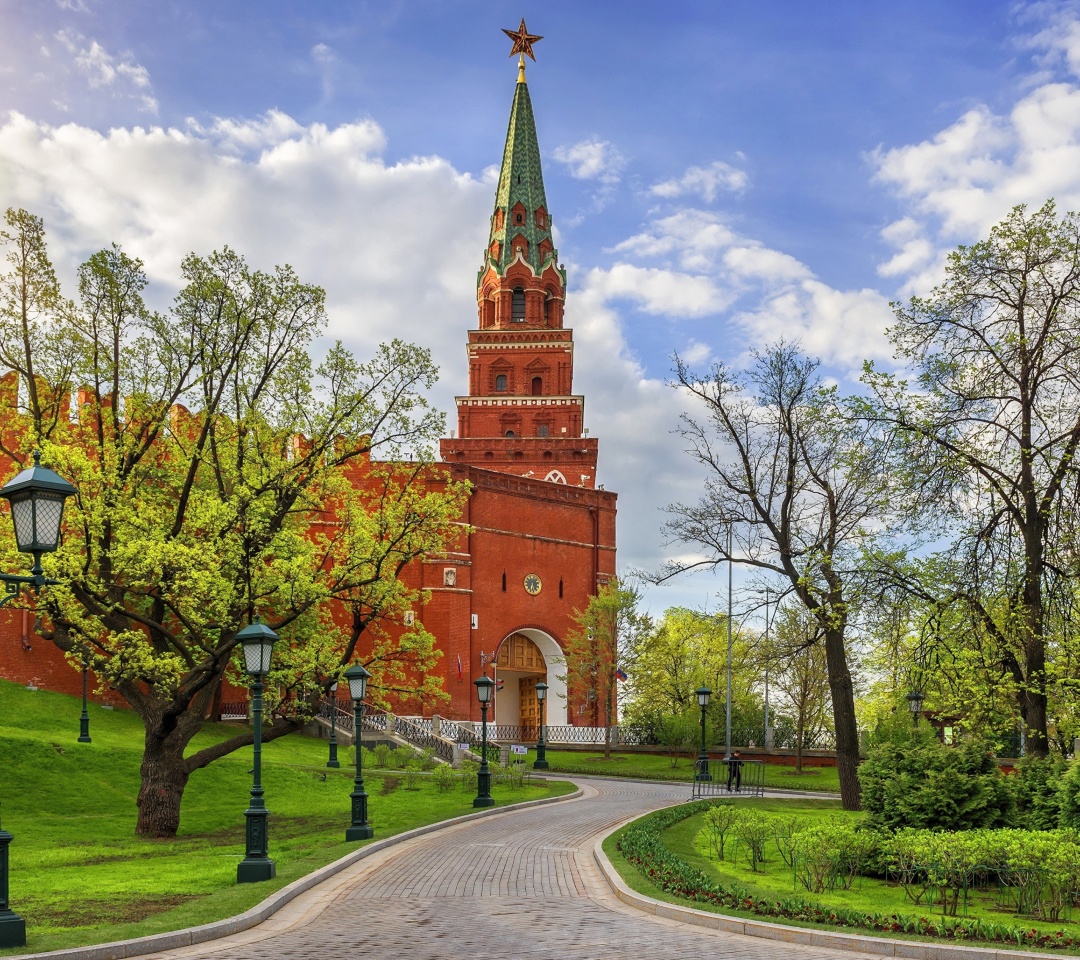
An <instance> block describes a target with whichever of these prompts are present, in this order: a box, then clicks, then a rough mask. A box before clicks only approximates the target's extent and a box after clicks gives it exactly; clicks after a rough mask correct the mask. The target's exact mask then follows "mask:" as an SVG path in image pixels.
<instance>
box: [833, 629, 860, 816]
mask: <svg viewBox="0 0 1080 960" xmlns="http://www.w3.org/2000/svg"><path fill="white" fill-rule="evenodd" d="M825 658H826V661H827V663H828V666H829V690H830V692H831V693H832V707H833V724H834V726H835V730H836V772H837V774H838V775H839V777H840V801H841V803H842V804H843V807H844V809H845V810H859V809H861V806H862V804H861V801H860V799H859V774H858V770H859V730H858V727H857V726H856V725H855V691H854V687H853V685H852V682H851V671H850V670H849V669H848V665H847V654H846V652H845V650H844V634H843V632H842V631H840V630H828V629H827V630H826V631H825Z"/></svg>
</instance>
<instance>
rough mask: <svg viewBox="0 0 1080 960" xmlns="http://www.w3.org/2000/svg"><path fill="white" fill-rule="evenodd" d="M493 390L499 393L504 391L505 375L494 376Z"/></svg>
mask: <svg viewBox="0 0 1080 960" xmlns="http://www.w3.org/2000/svg"><path fill="white" fill-rule="evenodd" d="M495 389H496V390H500V391H502V390H506V374H505V373H499V374H496V376H495Z"/></svg>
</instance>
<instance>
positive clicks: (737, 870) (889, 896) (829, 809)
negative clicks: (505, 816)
mask: <svg viewBox="0 0 1080 960" xmlns="http://www.w3.org/2000/svg"><path fill="white" fill-rule="evenodd" d="M733 802H735V803H737V804H740V805H744V804H745V805H747V806H750V807H752V808H753V809H757V810H761V811H763V812H766V813H776V814H782V815H784V816H792V815H797V816H799V817H800V818H806V819H808V820H819V819H822V818H843V819H847V820H850V821H852V822H857V821H858V820H860V819H862V818H863V817H864V815H863V814H860V813H850V812H846V811H844V810H843V809H841V807H840V803H839V801H834V800H819V801H815V800H806V799H775V800H773V799H769V800H752V799H740V800H735V801H733ZM703 826H704V814H697V815H695V816H691V817H688V818H687V819H685V820H682V821H679V822H678V823H676V824H674V825H673V826H671V827H669V828H668V829H667V830H665V831H664V832H663V834H662V842H663V845H664V847H665V848H666V849H667V850H669V851H670V852H671V853H673V854H675V855H676V856H677V857H679V858H680V859H681V860H683V861H684V862H686V863H687V864H688V865H690V866H691V867H693V868H695V869H697V870H699V871H701V872H702V873H703V874H704V875H705V876H707V877H709V878H711V879H713V880H715V881H717V882H719V883H721V884H723V885H724V886H725V887H727V888H729V889H731V888H733V887H741V888H743V889H744V890H745V891H746V893H747V894H748V895H749V896H751V897H753V898H754V899H764V900H772V901H777V900H784V899H785V898H790V897H798V898H802V899H806V900H811V901H814V902H816V903H818V904H819V905H820V906H822V907H824V908H826V909H836V908H844V909H847V910H856V911H862V912H864V913H868V914H901V915H908V916H923V917H930V918H934V917H940V916H941V914H942V908H941V906H940V905H939V904H935V905H933V906H930V905H929V904H926V903H920V904H917V903H914V902H913V901H912V900H911V899H909V898H908V897H907V895H906V894H905V892H904V890H903V888H902V887H900V886H899V885H894V884H890V883H887V882H885V881H884V880H878V879H874V878H870V877H859V878H857V879H856V880H855V883H854V885H853V887H852V889H850V890H835V891H830V892H824V893H809V892H807V890H806V889H805V888H804V887H803V886H802V885H801V884H797V883H796V882H795V879H794V877H793V872H792V869H791V867H789V866H788V865H787V864H786V863H784V861H783V859H782V857H781V856H780V854H779V852H778V851H777V849H776V848H775V846H774V845H773V844H772V842H771V841H770V843H769V846H768V848H767V851H766V862H765V864H764V865H763V866H762V865H759V868H758V871H757V872H755V871H753V870H751V868H750V865H749V862H748V860H747V859H746V858H744V857H742V856H739V858H738V859H734V858H733V855H732V844H731V841H730V840H729V842H728V856H727V859H726V860H724V861H719V860H718V859H717V858H716V857H715V855H714V854H713V853H712V851H710V850H709V848H708V844H707V841H706V840H705V838H704V837H703V836H699V834H700V832H701V829H702V827H703ZM624 829H625V828H624ZM622 832H623V831H622V830H620V831H618V832H617V833H616V834H614V835H612V836H611V837H609V838H608V839H607V840H606V841H605V843H604V850H605V852H606V853H607V855H608V857H609V858H610V859H611V861H612V864H613V865H614V866H615V868H616V869H617V870H618V871H619V873H620V875H621V876H622V877H623V879H624V880H625V881H626V882H627V884H628V885H629V886H630V887H631V888H632V889H634V890H636V891H638V892H639V893H643V894H645V895H646V896H650V897H654V898H656V899H659V900H664V901H666V902H669V903H682V904H683V905H686V906H692V907H694V908H695V909H700V910H712V911H714V912H719V913H724V914H729V915H733V916H744V917H752V918H756V919H763V918H762V917H760V916H757V917H755V914H753V913H750V912H748V911H743V910H739V909H735V908H720V907H716V906H713V905H710V904H707V903H691V902H688V901H687V900H685V899H681V898H677V897H675V896H673V895H671V894H668V893H665V892H664V891H661V890H659V889H658V888H657V887H656V886H654V885H653V883H652V882H651V881H650V880H649V879H648V878H646V877H645V876H643V875H642V874H641V873H640V872H639V871H638V869H637V868H636V867H635V866H634V865H633V864H631V863H629V862H628V861H627V860H626V859H625V858H624V857H623V856H622V854H621V853H620V852H619V850H618V838H619V835H620V834H621V833H622ZM959 915H960V916H963V917H966V918H969V919H971V918H980V919H983V920H986V921H988V922H991V923H993V924H1000V925H1008V926H1012V927H1022V928H1025V929H1028V930H1031V929H1035V930H1039V931H1040V932H1041V933H1045V934H1050V933H1053V932H1055V931H1058V930H1064V931H1065V933H1066V934H1068V935H1070V936H1073V937H1077V936H1080V912H1078V911H1074V914H1073V917H1072V919H1071V921H1063V920H1057V921H1040V920H1036V919H1033V918H1031V917H1029V916H1017V915H1016V914H1014V913H1013V912H1012V911H1011V909H1009V908H1008V907H1007V906H1006V905H1005V904H1003V903H999V902H998V896H997V891H996V890H990V891H987V892H979V891H975V892H973V893H972V894H971V897H970V899H969V900H968V902H967V905H966V908H964V907H962V908H961V909H960V911H959ZM770 919H771V918H770ZM774 922H783V923H789V924H791V925H795V926H807V927H814V928H819V929H822V928H823V929H836V928H835V927H833V928H829V927H823V926H822V925H821V924H816V923H810V922H801V921H797V920H783V921H774ZM845 932H846V931H845ZM873 935H874V936H887V937H888V936H899V937H902V938H909V939H910V937H909V935H907V934H890V933H885V932H881V931H874V932H873ZM916 939H922V938H916ZM939 942H940V941H939ZM1068 952H1071V953H1076V952H1080V951H1075V950H1074V951H1068Z"/></svg>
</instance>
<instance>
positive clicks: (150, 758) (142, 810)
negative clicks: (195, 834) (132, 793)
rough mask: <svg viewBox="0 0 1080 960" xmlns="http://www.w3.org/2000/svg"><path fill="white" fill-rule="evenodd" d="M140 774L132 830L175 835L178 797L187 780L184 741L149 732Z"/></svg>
mask: <svg viewBox="0 0 1080 960" xmlns="http://www.w3.org/2000/svg"><path fill="white" fill-rule="evenodd" d="M141 774H142V785H141V787H140V788H139V799H138V807H139V819H138V823H137V825H136V827H135V832H136V833H137V834H138V835H139V836H143V837H175V836H176V831H177V830H178V829H179V827H180V801H181V800H182V799H183V797H184V787H186V786H187V781H188V771H187V767H186V766H185V764H184V745H183V744H177V743H176V742H175V739H174V738H171V737H170V738H161V737H153V736H149V735H148V736H147V738H146V747H145V749H144V751H143V761H142V768H141Z"/></svg>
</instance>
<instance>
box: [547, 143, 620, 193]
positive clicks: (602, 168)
mask: <svg viewBox="0 0 1080 960" xmlns="http://www.w3.org/2000/svg"><path fill="white" fill-rule="evenodd" d="M552 157H554V158H555V160H557V161H558V162H559V163H561V164H564V165H565V166H566V167H567V169H568V170H569V171H570V175H571V176H572V177H574V178H576V179H578V180H598V181H600V182H601V183H608V184H611V183H618V181H619V177H620V176H621V174H622V170H623V167H625V166H626V160H625V158H624V157H623V155H622V154H621V153H619V151H618V150H617V149H616V148H615V147H614V146H613V145H612V144H611V143H609V142H608V141H607V140H595V139H593V140H582V141H581V142H580V143H575V144H573V145H572V146H569V147H563V146H560V147H556V148H555V150H554V151H553V152H552Z"/></svg>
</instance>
